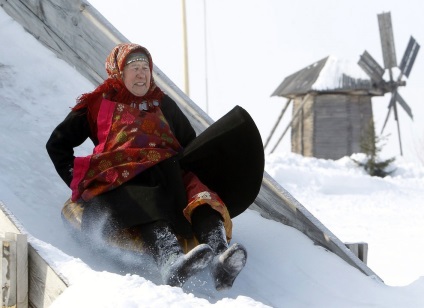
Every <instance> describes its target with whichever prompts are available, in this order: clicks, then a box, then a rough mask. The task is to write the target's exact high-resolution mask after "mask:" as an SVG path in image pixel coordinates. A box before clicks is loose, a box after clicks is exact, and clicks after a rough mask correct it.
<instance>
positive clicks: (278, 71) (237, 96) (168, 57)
mask: <svg viewBox="0 0 424 308" xmlns="http://www.w3.org/2000/svg"><path fill="white" fill-rule="evenodd" d="M89 2H90V3H91V4H92V5H93V6H94V7H95V8H96V9H97V10H98V11H100V12H101V14H103V15H104V16H105V17H106V18H107V19H108V20H109V21H110V22H111V23H112V24H113V25H114V26H115V27H116V28H117V29H118V30H119V31H120V32H121V33H122V34H124V36H125V37H127V38H128V39H129V40H130V41H132V42H135V43H139V44H141V45H144V46H145V47H147V48H148V49H149V50H150V51H151V53H152V56H153V59H154V61H155V63H156V65H157V66H158V67H159V68H160V69H161V70H162V71H163V72H164V73H165V74H166V75H167V76H168V77H169V78H170V79H171V80H172V81H173V82H174V83H176V84H177V85H178V86H179V87H180V88H181V89H184V61H183V58H184V57H183V51H184V48H183V46H184V45H183V39H182V37H183V23H182V1H175V0H158V1H149V0H139V1H132V0H122V1H120V4H119V6H117V5H116V2H115V1H104V0H90V1H89ZM185 3H186V21H187V45H188V58H189V61H188V67H189V96H190V98H191V99H192V100H193V101H194V102H195V103H196V104H197V105H198V106H200V107H201V108H202V109H203V110H205V111H207V113H208V114H209V115H210V116H211V117H212V118H213V119H215V120H216V119H218V118H219V117H221V116H222V115H224V114H225V113H226V112H228V111H229V110H230V109H232V107H233V106H234V105H240V106H242V107H243V108H245V109H246V110H247V111H248V112H250V113H251V114H252V117H253V118H254V120H255V121H256V123H257V124H258V128H259V130H260V132H261V135H262V138H263V139H264V140H266V139H267V138H268V136H269V135H270V132H271V130H272V127H273V126H274V124H275V123H276V121H277V118H278V115H279V114H280V112H281V110H282V109H283V107H284V105H285V103H286V99H285V98H282V97H271V94H272V93H273V92H274V90H275V89H276V88H277V87H278V86H279V84H280V83H281V82H282V81H283V80H284V78H285V77H287V76H289V75H291V74H293V73H295V72H297V71H299V70H300V69H302V68H304V67H306V66H309V65H310V64H313V63H315V62H317V61H319V60H321V59H323V58H325V57H327V56H329V55H331V56H333V57H335V58H338V59H341V60H342V61H352V62H353V63H357V62H358V60H359V56H360V55H361V54H362V53H363V52H364V50H367V51H368V52H369V53H370V54H371V55H372V56H373V57H374V58H375V59H376V60H377V61H378V62H379V63H380V65H381V66H383V60H382V59H383V58H382V51H381V43H380V36H379V30H378V21H377V14H380V13H383V12H391V16H392V25H393V29H394V30H393V31H394V41H395V47H396V55H397V60H398V63H399V62H400V60H401V58H402V55H403V53H404V51H405V49H406V46H407V43H408V40H409V38H410V36H411V35H412V36H413V37H414V38H415V39H416V40H417V42H418V43H420V44H421V45H422V44H424V21H423V19H422V14H423V12H424V2H423V1H421V0H409V1H407V2H401V1H397V0H373V1H366V0H358V1H347V0H341V1H340V0H339V1H338V0H320V1H313V0H299V1H280V0H231V1H228V0H214V1H207V0H203V1H199V0H186V1H185ZM205 7H206V9H205ZM128 8H131V9H128ZM205 16H206V18H205ZM205 20H206V22H205ZM205 46H206V47H207V48H205ZM394 73H395V77H397V76H398V75H397V71H396V68H395V69H394ZM386 75H387V72H386ZM386 77H387V76H386ZM409 77H410V78H409V79H408V80H407V79H405V81H406V84H407V85H406V87H402V88H401V89H400V90H399V92H400V94H401V95H402V97H403V98H404V99H405V100H406V102H407V103H408V104H409V105H410V107H411V108H412V112H413V115H414V120H413V121H412V120H411V119H410V118H409V117H408V116H407V115H406V113H405V112H404V111H403V110H400V112H399V123H400V128H401V138H402V147H403V154H404V157H406V158H407V159H408V160H413V161H418V162H422V161H423V159H422V157H421V155H420V153H421V152H422V149H423V147H424V121H421V120H420V119H422V118H423V117H424V101H423V99H422V95H421V86H422V84H423V83H424V54H423V50H421V51H420V52H419V53H418V56H417V59H416V62H415V65H414V67H413V68H412V71H411V74H410V76H409ZM389 99H390V95H389V94H386V96H385V97H375V98H373V112H374V118H375V122H376V123H375V127H376V130H377V133H380V132H381V129H382V127H383V123H384V120H385V117H386V115H387V111H388V109H387V106H388V104H389ZM290 110H291V108H290ZM290 119H291V112H286V114H285V116H284V118H283V121H282V122H281V123H280V125H279V126H278V128H277V131H276V132H275V134H274V137H273V139H272V140H271V141H270V144H269V147H268V148H267V150H268V153H269V151H270V150H271V149H272V147H273V145H274V144H275V143H276V141H277V140H278V138H279V137H280V136H281V134H282V132H283V131H284V130H285V128H286V127H287V125H288V124H289V121H290ZM383 136H387V138H388V139H387V142H386V143H383V144H382V145H384V146H383V152H382V155H384V156H385V157H387V158H390V157H393V156H395V157H397V156H399V155H400V149H399V142H398V133H397V126H396V122H395V120H394V118H393V113H392V114H391V118H390V121H389V123H388V125H387V126H386V128H385V130H384V132H383V134H382V137H383ZM280 147H281V149H282V150H285V151H290V134H289V133H288V134H286V135H285V137H284V138H283V141H282V142H281V144H280V145H279V147H278V148H280Z"/></svg>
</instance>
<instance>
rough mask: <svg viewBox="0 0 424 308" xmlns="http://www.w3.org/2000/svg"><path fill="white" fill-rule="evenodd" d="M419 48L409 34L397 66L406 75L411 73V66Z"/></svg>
mask: <svg viewBox="0 0 424 308" xmlns="http://www.w3.org/2000/svg"><path fill="white" fill-rule="evenodd" d="M419 50H420V45H419V44H418V43H417V41H416V40H415V39H414V38H413V37H412V36H411V37H410V39H409V42H408V46H407V47H406V50H405V53H404V54H403V57H402V61H401V62H400V66H399V69H400V71H401V72H402V74H403V75H405V76H406V77H409V74H410V73H411V69H412V66H413V65H414V62H415V58H416V57H417V54H418V51H419Z"/></svg>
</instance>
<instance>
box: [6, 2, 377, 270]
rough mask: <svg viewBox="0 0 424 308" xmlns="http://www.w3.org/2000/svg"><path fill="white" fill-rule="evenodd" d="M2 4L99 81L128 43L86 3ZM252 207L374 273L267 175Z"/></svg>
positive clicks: (187, 105)
mask: <svg viewBox="0 0 424 308" xmlns="http://www.w3.org/2000/svg"><path fill="white" fill-rule="evenodd" d="M28 2H31V4H28ZM0 4H1V6H2V7H3V8H4V9H5V11H6V12H7V13H8V14H9V15H10V16H12V17H13V18H14V19H15V20H16V21H18V22H19V23H21V24H22V25H23V26H24V27H25V29H27V30H28V32H29V33H32V34H33V35H34V36H35V37H36V38H37V39H39V40H40V41H41V42H43V43H44V44H46V45H47V46H48V47H49V48H51V49H52V50H53V51H54V52H55V53H56V54H57V55H58V56H59V57H61V58H63V59H65V60H66V61H67V62H68V63H69V64H70V65H72V66H74V67H76V68H77V69H78V70H79V71H80V72H81V74H82V75H83V76H85V77H87V78H88V79H89V80H92V81H93V83H95V84H96V83H98V82H101V81H102V80H103V78H104V77H105V69H104V59H105V58H106V56H107V54H108V53H109V52H110V50H111V49H112V48H113V46H115V45H116V43H118V42H128V40H127V39H126V38H125V37H124V36H123V35H122V34H121V33H119V32H118V31H117V30H116V29H115V28H114V27H113V26H112V25H111V24H110V23H109V22H108V21H107V20H105V18H104V17H103V16H102V15H101V14H100V13H98V12H97V10H95V9H94V8H93V7H92V6H91V5H90V4H89V3H87V2H85V1H81V0H38V1H24V0H15V1H7V0H0ZM30 6H32V7H30ZM147 47H148V46H147ZM153 76H154V78H155V81H156V83H157V84H158V86H159V87H160V88H161V89H162V90H164V91H165V92H166V93H167V94H168V95H169V96H170V97H171V98H172V99H173V100H174V101H175V102H176V103H177V104H178V105H179V107H180V108H181V110H182V111H183V112H184V114H185V115H186V116H187V117H188V118H189V120H190V122H191V124H192V125H193V127H194V129H195V130H196V132H197V133H200V132H202V131H203V130H204V129H205V128H206V127H208V126H209V125H210V124H212V123H213V120H212V119H211V118H210V117H209V116H208V115H207V114H206V113H205V112H204V111H203V110H201V109H200V108H199V107H198V106H197V105H196V104H195V103H194V102H193V101H192V100H191V99H190V98H189V97H187V95H185V94H184V93H183V91H181V89H179V88H178V87H177V86H176V85H175V84H174V83H173V82H172V81H171V80H170V79H169V78H168V77H167V76H166V75H165V74H164V73H163V72H162V71H160V69H159V68H158V67H157V66H154V71H153ZM251 208H252V209H255V210H257V211H258V212H260V213H261V215H262V216H264V217H267V218H269V219H273V220H276V221H279V222H281V223H284V224H287V225H290V226H292V227H294V228H296V229H298V230H300V231H301V232H303V233H305V234H306V235H307V236H309V237H310V238H311V239H312V240H314V242H315V243H316V244H319V245H322V246H324V247H326V248H328V249H329V250H330V251H332V252H334V253H335V254H337V255H338V256H340V257H341V258H342V259H344V260H346V262H348V263H349V264H351V265H353V266H355V267H357V268H358V269H360V270H361V271H362V272H364V273H365V274H367V275H374V276H376V275H375V273H374V272H372V271H371V270H370V269H369V268H368V267H366V266H364V264H363V263H362V262H360V260H359V259H358V258H356V256H354V255H353V253H352V252H351V251H350V250H349V249H347V247H346V246H345V245H344V244H343V243H342V242H341V241H340V240H339V239H338V238H337V237H335V236H334V235H333V234H331V233H330V232H329V231H328V230H327V229H326V228H325V227H324V226H323V225H322V224H321V223H320V222H319V221H318V220H317V219H316V218H314V217H313V216H312V215H311V214H310V213H309V212H308V211H307V210H306V209H305V208H304V207H303V206H302V205H301V204H300V203H299V202H298V201H297V200H295V199H294V198H293V197H292V196H291V195H290V194H289V193H288V192H287V191H285V190H284V189H283V188H282V187H281V186H280V185H278V184H277V183H276V182H275V181H274V180H273V179H272V178H271V177H269V176H268V175H266V174H265V176H264V181H263V185H262V188H261V191H260V193H259V196H258V198H257V199H256V201H255V203H254V204H253V205H252V206H251ZM30 254H31V252H30ZM376 277H377V276H376Z"/></svg>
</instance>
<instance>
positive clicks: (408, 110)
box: [394, 91, 414, 119]
mask: <svg viewBox="0 0 424 308" xmlns="http://www.w3.org/2000/svg"><path fill="white" fill-rule="evenodd" d="M394 97H395V100H396V101H397V102H398V103H399V104H400V105H401V106H402V108H403V110H405V112H406V113H407V114H408V115H409V117H410V118H411V119H414V116H413V115H412V109H411V107H409V105H408V104H407V103H406V102H405V100H404V99H403V97H402V96H400V94H399V93H398V91H395V93H394Z"/></svg>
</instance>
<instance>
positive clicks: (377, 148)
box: [352, 120, 395, 178]
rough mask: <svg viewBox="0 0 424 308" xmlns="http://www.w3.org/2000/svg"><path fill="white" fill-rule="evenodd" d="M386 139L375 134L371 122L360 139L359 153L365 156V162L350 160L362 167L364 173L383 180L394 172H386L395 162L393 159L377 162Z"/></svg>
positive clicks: (372, 122)
mask: <svg viewBox="0 0 424 308" xmlns="http://www.w3.org/2000/svg"><path fill="white" fill-rule="evenodd" d="M385 139H386V137H378V136H377V135H376V134H375V129H374V121H373V120H371V121H370V124H369V125H368V129H367V130H366V132H365V134H363V135H362V138H361V145H360V146H361V151H362V152H363V153H364V154H365V155H366V156H367V158H366V161H365V162H359V161H357V160H355V159H352V160H353V161H354V162H355V163H356V164H357V165H359V166H361V167H363V168H364V169H365V171H366V172H367V173H368V174H369V175H371V176H378V177H382V178H384V177H385V176H387V175H390V174H391V173H393V171H394V170H391V171H386V170H387V168H388V167H389V165H390V164H391V163H392V162H394V161H395V158H394V157H392V158H389V159H386V160H383V161H380V160H379V153H380V152H381V150H382V149H383V146H384V144H383V145H379V144H381V142H383V141H384V140H385Z"/></svg>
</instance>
